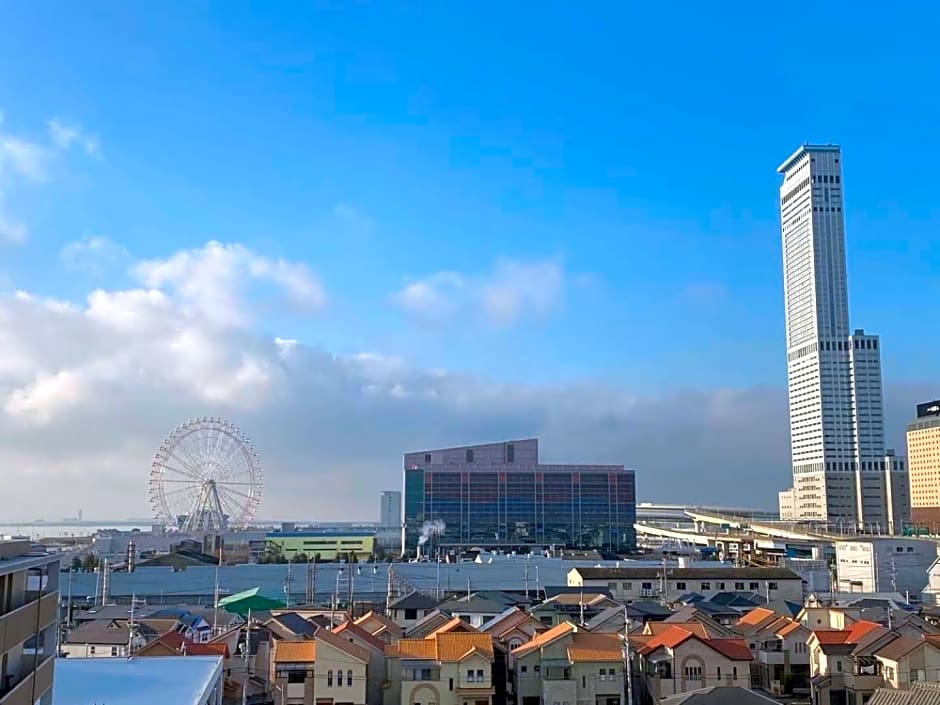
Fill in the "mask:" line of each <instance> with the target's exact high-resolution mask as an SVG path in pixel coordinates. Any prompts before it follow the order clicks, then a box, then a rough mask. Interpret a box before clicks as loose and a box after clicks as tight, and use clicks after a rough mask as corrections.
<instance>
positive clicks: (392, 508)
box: [379, 490, 401, 529]
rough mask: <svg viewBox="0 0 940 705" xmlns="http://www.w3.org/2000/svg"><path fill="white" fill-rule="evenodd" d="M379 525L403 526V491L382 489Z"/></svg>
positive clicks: (387, 526) (389, 526)
mask: <svg viewBox="0 0 940 705" xmlns="http://www.w3.org/2000/svg"><path fill="white" fill-rule="evenodd" d="M379 527H381V528H383V529H391V528H395V529H399V528H401V491H400V490H382V496H381V497H380V498H379Z"/></svg>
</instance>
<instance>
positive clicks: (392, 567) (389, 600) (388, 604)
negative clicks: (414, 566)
mask: <svg viewBox="0 0 940 705" xmlns="http://www.w3.org/2000/svg"><path fill="white" fill-rule="evenodd" d="M394 579H395V564H394V563H390V564H389V566H388V590H387V591H386V593H385V616H386V617H388V616H390V615H389V613H390V612H391V604H392V581H393V580H394Z"/></svg>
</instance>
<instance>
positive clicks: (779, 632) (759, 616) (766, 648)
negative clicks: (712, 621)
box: [735, 607, 810, 695]
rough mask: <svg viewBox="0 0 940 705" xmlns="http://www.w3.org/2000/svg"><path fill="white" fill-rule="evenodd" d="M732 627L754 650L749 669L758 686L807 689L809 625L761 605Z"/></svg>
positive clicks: (783, 690)
mask: <svg viewBox="0 0 940 705" xmlns="http://www.w3.org/2000/svg"><path fill="white" fill-rule="evenodd" d="M735 629H736V630H737V631H738V632H739V633H740V634H741V635H742V636H743V637H744V639H745V641H746V642H747V645H748V648H750V649H751V651H752V652H753V654H754V663H753V664H752V667H751V672H752V676H754V677H755V681H756V683H757V684H758V685H759V686H760V687H761V688H763V689H764V690H766V691H768V692H771V693H775V694H778V695H779V694H783V693H787V694H789V693H793V692H795V691H800V692H804V691H806V690H808V688H809V650H808V648H807V645H806V641H807V639H809V635H810V631H809V629H807V628H806V627H805V626H803V625H802V624H800V622H798V621H797V620H796V619H794V618H792V617H789V616H786V615H780V614H778V613H776V612H774V611H772V610H769V609H765V608H762V607H758V608H757V609H754V610H751V611H750V612H748V613H747V614H746V615H744V616H743V617H742V618H741V619H740V620H738V622H737V624H736V625H735Z"/></svg>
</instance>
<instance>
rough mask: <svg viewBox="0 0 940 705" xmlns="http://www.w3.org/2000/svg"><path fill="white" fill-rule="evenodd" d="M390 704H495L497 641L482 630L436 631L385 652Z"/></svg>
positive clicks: (503, 700)
mask: <svg viewBox="0 0 940 705" xmlns="http://www.w3.org/2000/svg"><path fill="white" fill-rule="evenodd" d="M386 655H387V657H388V678H389V687H388V689H387V690H386V697H385V705H496V704H497V703H502V702H505V697H506V696H505V693H501V694H500V695H499V698H498V699H497V684H498V683H499V681H500V679H499V677H496V678H494V674H493V665H494V663H495V660H496V657H495V652H494V648H493V639H492V637H491V636H490V635H489V634H484V633H480V632H448V633H444V634H440V633H435V634H432V635H430V636H428V637H426V638H424V639H402V640H400V641H398V642H397V643H396V644H393V645H390V646H388V647H387V648H386Z"/></svg>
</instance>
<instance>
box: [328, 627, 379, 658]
mask: <svg viewBox="0 0 940 705" xmlns="http://www.w3.org/2000/svg"><path fill="white" fill-rule="evenodd" d="M333 633H334V634H336V635H344V636H343V638H344V639H346V638H348V637H350V636H355V637H357V638H358V639H361V640H362V641H364V642H365V643H367V644H369V645H370V646H372V647H373V648H375V649H377V650H379V651H382V652H383V653H384V651H385V642H384V641H382V640H381V639H379V638H378V637H375V636H373V635H372V634H370V633H369V632H367V631H366V630H365V629H363V628H362V627H360V626H359V625H358V624H356V623H355V622H350V621H348V620H347V621H345V622H343V623H342V624H340V625H339V626H338V627H336V629H334V630H333Z"/></svg>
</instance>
